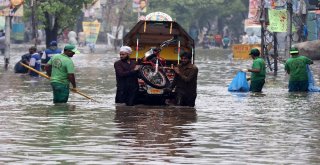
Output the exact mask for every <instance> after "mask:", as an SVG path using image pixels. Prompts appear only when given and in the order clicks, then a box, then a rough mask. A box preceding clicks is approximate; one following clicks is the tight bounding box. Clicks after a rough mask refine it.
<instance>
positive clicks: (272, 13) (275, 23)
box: [268, 9, 288, 32]
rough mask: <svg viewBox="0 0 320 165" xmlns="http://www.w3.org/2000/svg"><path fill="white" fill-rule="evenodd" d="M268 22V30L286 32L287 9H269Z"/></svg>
mask: <svg viewBox="0 0 320 165" xmlns="http://www.w3.org/2000/svg"><path fill="white" fill-rule="evenodd" d="M268 15H269V22H270V25H269V27H268V30H270V31H271V32H287V28H288V19H287V10H273V9H269V11H268Z"/></svg>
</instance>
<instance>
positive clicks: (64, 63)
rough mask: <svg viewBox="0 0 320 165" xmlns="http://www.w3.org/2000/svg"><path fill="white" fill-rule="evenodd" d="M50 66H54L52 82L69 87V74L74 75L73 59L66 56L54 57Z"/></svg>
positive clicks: (50, 61)
mask: <svg viewBox="0 0 320 165" xmlns="http://www.w3.org/2000/svg"><path fill="white" fill-rule="evenodd" d="M48 64H49V65H51V66H52V71H51V78H50V81H51V82H57V83H62V84H65V85H69V83H70V82H69V79H68V74H71V73H74V64H73V61H72V60H71V58H70V57H68V56H67V55H65V54H58V55H54V56H52V58H51V59H50V60H49V61H48Z"/></svg>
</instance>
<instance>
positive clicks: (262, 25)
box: [259, 1, 266, 58]
mask: <svg viewBox="0 0 320 165" xmlns="http://www.w3.org/2000/svg"><path fill="white" fill-rule="evenodd" d="M260 7H261V9H260V10H261V14H260V19H259V21H260V25H261V46H260V47H261V52H260V54H261V57H262V58H265V56H264V55H265V52H264V51H265V45H264V43H265V42H264V40H265V35H264V30H265V29H264V28H265V26H264V25H265V22H266V18H265V8H264V1H261V5H260Z"/></svg>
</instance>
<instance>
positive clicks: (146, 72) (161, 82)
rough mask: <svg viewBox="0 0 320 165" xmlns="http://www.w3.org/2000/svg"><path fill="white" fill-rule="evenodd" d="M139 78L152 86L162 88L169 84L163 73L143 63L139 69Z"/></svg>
mask: <svg viewBox="0 0 320 165" xmlns="http://www.w3.org/2000/svg"><path fill="white" fill-rule="evenodd" d="M139 72H140V76H141V79H142V80H143V81H144V82H145V83H146V84H148V85H150V86H151V87H153V88H157V89H163V88H165V87H167V86H168V85H169V80H168V78H167V76H165V74H164V73H162V72H160V71H158V72H157V73H155V68H153V67H152V66H151V65H144V66H142V67H141V68H140V70H139Z"/></svg>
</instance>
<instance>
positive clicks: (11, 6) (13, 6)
mask: <svg viewBox="0 0 320 165" xmlns="http://www.w3.org/2000/svg"><path fill="white" fill-rule="evenodd" d="M23 2H24V0H0V16H13V17H22V16H23Z"/></svg>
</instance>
